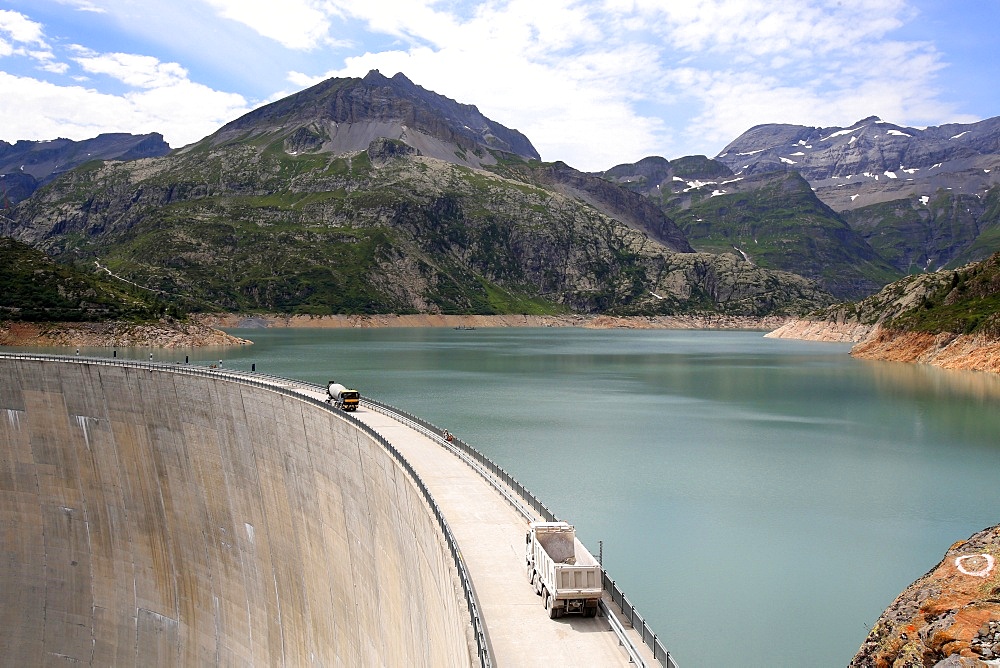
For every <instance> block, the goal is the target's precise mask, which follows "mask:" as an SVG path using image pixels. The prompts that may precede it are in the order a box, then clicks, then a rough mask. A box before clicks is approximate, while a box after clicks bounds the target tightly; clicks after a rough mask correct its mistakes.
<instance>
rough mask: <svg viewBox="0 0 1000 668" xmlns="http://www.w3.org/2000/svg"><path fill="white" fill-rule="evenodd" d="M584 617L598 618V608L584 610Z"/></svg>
mask: <svg viewBox="0 0 1000 668" xmlns="http://www.w3.org/2000/svg"><path fill="white" fill-rule="evenodd" d="M583 616H584V617H596V616H597V607H596V606H595V607H593V608H586V609H584V611H583Z"/></svg>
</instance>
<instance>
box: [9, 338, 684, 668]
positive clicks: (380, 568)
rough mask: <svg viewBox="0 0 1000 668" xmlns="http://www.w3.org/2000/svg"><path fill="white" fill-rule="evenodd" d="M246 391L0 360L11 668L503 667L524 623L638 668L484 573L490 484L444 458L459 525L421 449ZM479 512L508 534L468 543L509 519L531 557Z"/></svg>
mask: <svg viewBox="0 0 1000 668" xmlns="http://www.w3.org/2000/svg"><path fill="white" fill-rule="evenodd" d="M151 371H152V373H151ZM248 376H249V374H243V376H242V377H237V374H236V373H235V372H229V371H227V372H226V373H222V372H219V371H208V370H205V369H200V368H193V367H191V366H188V365H183V366H180V367H177V368H174V367H171V366H170V365H155V364H146V363H135V362H132V363H126V362H123V361H120V360H115V361H111V360H108V361H106V362H104V363H100V362H98V361H95V360H87V359H81V358H78V357H69V358H63V359H59V360H58V361H57V358H44V357H41V356H27V355H9V356H3V355H0V495H2V499H3V503H2V504H0V521H2V527H3V551H4V556H3V559H2V561H0V624H2V625H3V628H4V633H3V634H2V636H0V655H2V656H3V657H4V661H5V662H6V663H8V664H9V665H40V664H43V663H50V662H51V661H52V660H53V659H62V660H71V661H78V662H82V663H87V664H90V665H167V664H170V665H191V664H235V663H240V664H278V663H281V664H286V665H305V664H316V665H343V666H376V665H378V666H381V665H414V666H445V665H447V666H458V665H483V664H484V663H485V664H486V665H506V664H507V663H511V664H512V662H513V661H517V659H516V658H515V655H514V654H513V652H516V651H518V650H517V647H518V646H520V645H523V644H524V639H525V637H531V632H529V633H528V634H527V636H526V635H525V633H524V632H523V631H518V632H516V633H515V634H514V635H515V636H516V637H509V636H510V631H509V630H508V629H507V627H506V626H505V624H508V623H509V624H510V625H512V626H511V627H510V628H519V629H522V630H523V629H524V628H526V627H527V628H532V627H534V626H535V625H536V621H535V618H537V625H538V626H539V627H540V628H542V629H543V630H544V629H545V628H546V627H548V628H549V630H550V631H553V630H554V631H555V632H556V633H555V634H554V635H553V637H565V633H562V634H560V633H558V631H560V630H565V629H566V628H567V627H566V626H565V625H566V624H571V625H572V624H580V623H584V622H587V623H594V624H603V627H600V630H602V631H604V633H602V634H600V635H602V636H604V637H603V638H597V641H598V645H596V646H595V647H596V649H595V648H591V647H590V646H581V647H579V648H576V647H575V646H573V647H571V646H569V645H570V644H571V643H567V641H565V640H563V641H559V642H552V643H548V642H546V641H545V640H539V641H537V642H539V643H540V644H550V645H553V646H554V647H550V648H549V649H548V650H547V651H552V652H555V654H553V655H552V656H553V658H558V657H567V656H568V657H574V656H576V654H577V652H578V651H579V652H582V656H584V657H590V658H591V659H593V658H595V657H598V656H601V655H600V654H595V652H601V651H608V652H610V654H609V656H611V657H613V658H614V662H615V663H620V664H621V665H626V664H627V663H628V661H629V654H628V652H627V651H626V650H623V649H622V647H621V646H620V645H619V642H618V640H617V639H616V638H614V636H613V634H611V633H610V631H608V630H607V627H608V625H609V624H608V620H599V619H598V620H582V619H580V620H574V621H572V622H565V621H563V620H559V621H553V620H549V619H546V618H545V613H544V610H543V609H542V606H541V605H537V604H535V603H534V600H533V599H534V596H533V593H532V592H531V591H530V587H528V585H527V584H526V583H525V582H524V581H523V577H521V578H520V579H519V580H514V581H510V582H507V579H508V577H509V576H508V575H506V574H505V568H506V567H497V566H492V567H491V568H490V569H489V571H486V570H484V568H483V567H482V566H480V565H479V564H478V562H477V561H476V559H478V558H479V557H477V556H476V555H475V552H476V547H475V546H474V545H472V544H471V543H469V542H468V539H465V538H463V532H466V531H470V530H471V531H474V530H475V529H476V527H474V526H471V525H470V520H469V518H466V517H463V516H462V512H472V513H475V512H479V511H475V510H470V509H469V508H470V506H469V504H470V503H472V501H470V499H472V498H473V497H475V496H476V495H477V494H478V493H479V492H477V491H476V490H475V489H473V486H474V485H475V484H482V483H483V482H484V481H483V478H482V476H481V475H479V474H478V473H476V472H475V471H474V470H473V469H472V468H470V467H469V466H468V465H467V464H465V463H464V462H462V461H461V460H459V459H458V458H456V457H455V456H454V455H453V454H450V453H447V452H445V453H444V454H446V455H447V457H448V458H450V459H451V460H454V462H456V463H457V464H458V465H459V467H462V468H464V469H466V470H467V471H468V473H464V474H463V473H460V472H456V473H452V474H448V475H451V476H452V477H451V478H450V479H449V480H448V481H447V482H446V483H445V484H446V485H447V486H449V487H450V488H452V489H460V488H461V489H463V490H465V491H464V492H463V493H465V494H467V495H468V497H469V498H462V499H459V500H458V502H459V505H458V506H456V508H457V507H459V506H461V507H462V508H465V509H466V510H465V511H458V510H453V509H449V507H448V503H449V499H448V496H449V494H448V493H447V492H442V493H441V494H440V495H439V492H438V491H436V490H434V489H432V491H431V492H430V493H428V492H427V489H428V487H432V486H433V485H434V484H436V483H435V482H434V481H432V480H429V479H428V480H426V481H425V480H422V478H424V477H425V473H424V472H423V471H421V470H420V466H421V464H420V462H419V457H420V456H421V455H420V451H419V449H420V448H421V447H423V446H422V445H421V444H420V443H419V442H418V441H419V439H424V440H428V441H429V440H430V439H427V436H426V435H423V434H420V433H419V432H418V431H414V430H412V429H410V430H409V432H406V431H405V430H406V429H407V427H405V426H403V425H401V424H400V423H398V422H392V423H390V422H387V421H388V420H391V418H390V417H388V416H386V415H384V414H382V413H376V412H375V411H361V410H359V411H358V415H357V418H358V419H356V420H355V419H349V418H347V417H345V416H344V415H343V414H340V413H338V412H337V411H335V410H333V409H332V408H328V407H324V406H322V404H321V402H320V400H319V396H318V395H317V396H314V397H310V396H308V395H309V392H308V391H303V390H302V389H301V388H299V389H297V390H296V391H290V390H288V389H287V388H281V387H279V386H278V385H277V384H274V383H273V382H271V381H265V380H257V381H255V380H251V379H248ZM300 385H303V386H304V384H300ZM382 436H385V437H386V439H388V440H385V439H383V438H382ZM437 449H438V450H442V452H444V451H443V449H441V448H437ZM407 451H409V452H411V453H412V457H414V458H416V459H417V460H418V461H413V462H412V465H411V462H410V461H409V457H411V455H408V454H407ZM400 453H402V455H401V454H400ZM434 456H437V455H434ZM430 466H431V469H432V470H439V469H442V465H441V464H440V463H434V464H431V465H430ZM455 471H458V468H456V469H455ZM427 475H428V476H431V477H432V474H431V473H430V472H428V474H427ZM474 479H478V480H479V483H473V482H471V481H472V480H474ZM487 487H488V485H487ZM490 494H492V496H493V497H496V498H495V499H494V500H493V503H496V502H497V501H496V499H499V504H500V506H501V507H503V508H506V509H507V511H508V512H510V513H511V514H512V515H513V517H514V520H505V519H504V517H501V516H500V515H502V514H503V511H499V510H498V511H489V512H491V513H493V512H496V514H497V521H496V522H495V523H493V522H491V525H494V524H495V527H496V528H495V530H494V529H486V528H484V527H482V526H481V522H480V526H479V527H478V529H479V533H480V538H479V539H477V541H479V542H482V536H483V535H485V534H489V533H492V534H493V536H492V538H490V539H491V540H495V541H499V542H498V544H502V546H501V548H499V549H500V551H501V552H507V551H508V550H507V549H506V542H508V541H509V540H511V537H510V535H508V534H510V531H507V532H502V531H501V530H500V529H499V527H501V526H503V525H504V523H505V522H508V521H509V522H510V523H511V526H512V527H513V526H515V525H516V524H517V523H518V522H519V523H520V524H519V525H518V527H519V528H517V530H516V532H515V538H514V539H515V540H517V541H518V542H519V544H520V546H521V550H522V552H523V540H524V539H523V536H524V531H523V525H524V520H523V517H521V516H519V515H518V514H517V512H516V510H514V509H513V507H512V506H511V505H510V504H509V503H507V501H505V500H504V499H502V498H501V497H499V495H498V494H496V491H495V490H492V491H491V492H490ZM441 497H443V498H441ZM439 504H440V507H439ZM444 518H447V521H445V519H444ZM475 521H477V520H472V521H471V523H473V524H474V523H475ZM449 526H450V527H451V528H449ZM452 529H453V530H454V536H453V535H451V531H452ZM456 536H457V546H456V544H455V542H454V541H455V540H456ZM477 541H473V542H477ZM485 549H487V550H489V549H490V548H489V547H488V546H486V547H485ZM493 549H498V548H495V547H494V548H493ZM488 559H489V560H490V561H491V562H496V561H498V560H497V559H496V555H495V554H489V555H488ZM511 562H512V563H513V564H514V568H515V569H517V570H519V571H523V560H522V561H521V562H518V560H517V558H516V557H515V558H512V559H511ZM456 563H458V564H459V565H461V566H462V567H463V568H462V569H460V568H458V567H457V566H456ZM465 568H467V569H468V570H467V571H465ZM467 573H471V580H472V581H473V582H475V588H476V592H478V594H479V600H477V599H476V598H475V592H472V591H471V585H470V583H469V582H467V581H466V578H467V577H468V575H467ZM522 575H523V573H522ZM495 589H496V590H500V589H503V590H511V591H512V592H513V596H514V597H515V599H516V600H515V601H507V600H505V599H503V597H504V596H507V595H508V594H501V593H497V592H495V591H494V590H495ZM525 597H527V598H528V599H530V600H531V602H532V605H531V607H530V608H528V607H526V606H524V605H522V600H521V599H523V598H525ZM525 615H527V620H528V621H527V622H526V621H525V617H524V616H525ZM516 616H520V617H518V618H517V619H515V620H513V621H512V620H511V619H507V620H506V622H505V620H504V619H503V618H513V617H516ZM480 617H482V618H484V619H485V621H486V627H488V628H490V634H489V635H490V636H492V644H493V645H494V646H495V647H496V649H495V650H494V648H493V646H491V645H490V640H489V637H488V636H487V634H486V632H485V630H484V629H483V628H482V626H481V625H477V623H478V622H479V621H480ZM612 621H613V620H612ZM597 628H598V627H595V629H597ZM580 635H596V634H580ZM538 637H539V638H540V639H542V638H544V637H545V636H544V635H540V636H538ZM591 640H594V639H593V638H592V639H591ZM640 644H641V642H640ZM529 645H530V643H529ZM602 645H606V646H607V648H610V649H606V650H605V649H601V646H602ZM527 649H528V650H529V651H532V648H531V647H530V646H529V647H528V648H527ZM539 649H540V648H539V647H537V646H536V647H535V648H534V652H533V654H534V656H535V658H536V659H537V658H538V657H539V656H544V655H545V652H542V653H541V654H539V652H538V650H539ZM629 651H641V652H646V654H647V655H648V656H646V657H644V658H640V659H639V660H640V661H641V662H645V661H646V659H650V657H653V653H652V652H648V651H647V650H646V649H645V648H642V649H641V650H636V649H635V647H632V648H631V649H630V650H629ZM655 659H656V660H658V661H657V663H668V664H669V663H672V662H671V660H670V659H669V658H667V659H666V661H664V659H663V657H662V656H657V657H655ZM589 663H590V665H596V664H594V663H593V662H592V661H590V662H589ZM652 663H653V661H652V660H650V661H649V664H650V665H652ZM524 665H527V664H524ZM601 665H613V664H608V663H607V662H605V661H601Z"/></svg>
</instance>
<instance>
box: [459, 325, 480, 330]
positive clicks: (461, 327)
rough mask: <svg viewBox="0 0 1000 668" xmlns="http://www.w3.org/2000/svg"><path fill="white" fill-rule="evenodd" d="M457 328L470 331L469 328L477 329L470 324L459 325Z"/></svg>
mask: <svg viewBox="0 0 1000 668" xmlns="http://www.w3.org/2000/svg"><path fill="white" fill-rule="evenodd" d="M455 329H458V330H462V331H468V330H472V329H475V327H471V326H469V325H459V326H458V327H456V328H455Z"/></svg>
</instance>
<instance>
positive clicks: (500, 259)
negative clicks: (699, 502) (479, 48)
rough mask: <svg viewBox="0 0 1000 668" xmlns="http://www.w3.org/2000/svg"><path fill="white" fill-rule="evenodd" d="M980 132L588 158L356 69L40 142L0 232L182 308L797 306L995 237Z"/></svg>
mask: <svg viewBox="0 0 1000 668" xmlns="http://www.w3.org/2000/svg"><path fill="white" fill-rule="evenodd" d="M103 137H109V136H103ZM115 137H118V136H117V135H116V136H115ZM998 138H1000V119H991V120H988V121H983V122H981V123H977V124H971V125H949V126H942V127H941V128H927V129H924V130H917V129H914V128H904V127H900V126H895V125H892V124H888V123H883V122H882V121H880V120H878V119H876V118H874V117H873V118H869V119H865V120H863V121H859V122H858V123H856V124H853V125H852V126H850V127H847V128H808V127H803V126H791V125H764V126H758V127H756V128H752V129H751V130H749V131H747V132H746V133H744V134H743V135H742V136H741V137H739V138H737V139H736V140H735V141H734V142H732V143H731V144H730V145H729V146H727V147H726V149H725V150H724V151H723V152H722V153H720V154H719V155H718V156H716V158H715V159H710V158H708V157H706V156H688V157H684V158H679V159H675V160H667V159H665V158H661V157H655V156H653V157H649V158H646V159H644V160H641V161H639V162H637V163H634V164H623V165H618V166H616V167H613V168H611V169H609V170H607V171H605V172H602V173H592V174H588V173H584V172H580V171H578V170H575V169H573V168H572V167H570V166H568V165H566V164H564V163H560V162H555V163H545V162H542V161H541V160H540V159H539V155H538V153H537V151H536V150H535V149H534V147H533V146H532V144H531V142H530V141H529V140H528V138H527V137H525V136H524V135H523V134H522V133H520V132H518V131H517V130H513V129H510V128H506V127H504V126H503V125H501V124H499V123H497V122H495V121H492V120H490V119H488V118H486V117H485V116H484V115H483V114H482V113H481V112H480V111H479V110H478V109H477V108H476V107H474V106H472V105H467V104H461V103H458V102H456V101H454V100H451V99H449V98H446V97H444V96H441V95H438V94H436V93H433V92H431V91H428V90H426V89H423V88H421V87H420V86H418V85H416V84H414V83H413V82H411V81H410V80H409V79H407V78H406V77H405V76H403V75H402V74H397V75H395V76H393V77H391V78H387V77H384V76H382V75H381V74H380V73H379V72H377V71H372V72H370V73H369V74H368V75H367V76H365V77H363V78H349V79H330V80H327V81H325V82H322V83H320V84H317V85H316V86H313V87H312V88H309V89H307V90H304V91H302V92H300V93H296V94H294V95H292V96H289V97H287V98H285V99H283V100H279V101H277V102H274V103H272V104H269V105H266V106H264V107H261V108H259V109H256V110H254V111H252V112H250V113H248V114H247V115H245V116H243V117H241V118H239V119H236V120H234V121H232V122H231V123H228V124H226V125H225V126H223V127H222V128H220V129H219V130H218V131H217V132H215V133H213V134H212V135H210V136H208V137H206V138H205V139H203V140H201V141H199V142H196V143H195V144H192V145H190V146H186V147H183V148H181V149H178V150H174V151H171V152H170V153H169V154H167V155H158V153H159V152H161V151H162V148H163V146H165V145H162V146H161V145H159V144H157V141H159V142H160V143H162V138H159V137H158V135H148V136H146V137H144V138H139V137H135V138H132V139H133V140H134V142H135V143H134V144H133V145H132V148H129V149H126V150H124V151H121V152H119V153H117V154H116V155H108V156H105V157H104V158H102V159H101V160H97V161H93V160H92V161H89V162H81V163H79V164H78V165H77V166H76V167H75V168H72V169H69V170H68V171H62V168H61V167H56V165H57V164H58V165H62V164H65V163H64V162H60V161H59V160H57V159H55V158H49V159H48V162H47V163H45V164H46V165H49V167H50V170H49V171H48V172H47V173H44V174H43V173H42V171H44V170H42V171H39V175H38V176H35V175H34V173H32V178H36V180H38V181H40V182H44V185H43V186H42V187H40V188H37V191H34V192H33V194H32V195H31V196H30V197H27V198H26V199H24V200H23V201H20V203H17V204H16V205H15V206H12V207H10V208H8V209H7V210H6V212H5V214H4V218H3V219H2V220H0V234H2V235H4V236H9V237H13V238H15V239H17V240H19V241H20V242H23V243H25V244H28V245H31V246H34V247H37V248H40V249H43V250H45V252H47V253H49V254H50V255H52V256H53V257H55V258H57V259H59V258H62V259H69V258H73V259H75V260H77V261H80V260H82V261H84V262H88V263H90V262H94V263H97V264H98V265H99V266H102V267H104V268H105V269H106V271H109V272H111V274H112V275H114V276H117V277H120V278H121V279H123V280H128V281H132V282H134V283H136V284H139V285H143V286H146V287H148V288H150V289H152V290H157V291H160V292H163V293H168V294H173V295H175V298H176V299H178V300H181V302H183V304H184V305H185V307H186V308H194V309H202V310H273V311H281V312H293V313H317V314H319V313H323V314H325V313H375V312H399V313H408V312H442V313H521V312H524V313H555V312H561V311H582V312H607V313H614V314H622V315H635V314H649V315H652V314H677V313H736V314H749V315H763V314H769V313H797V312H802V311H804V310H808V309H812V308H816V307H819V306H823V305H827V304H830V303H831V302H833V301H835V300H837V299H841V300H843V299H857V298H860V297H863V296H866V295H869V294H873V293H875V292H877V291H878V290H879V289H880V288H881V287H882V286H884V285H886V284H887V283H889V282H891V281H893V280H896V279H898V278H900V277H901V276H903V275H905V274H907V273H913V272H918V271H924V270H927V269H935V268H938V267H940V266H946V265H955V264H956V263H963V262H967V261H971V260H975V259H980V258H981V257H986V256H987V255H989V253H990V252H992V251H993V250H997V249H998V248H1000V236H997V234H998V233H997V231H996V230H997V225H996V221H997V218H998V217H1000V208H998V207H997V206H996V198H997V197H998V194H1000V189H998V188H997V184H996V183H995V179H996V178H998V176H997V174H996V172H995V167H994V165H995V164H996V163H997V162H1000V146H998ZM98 139H100V138H98ZM59 141H68V140H59ZM93 141H96V140H93ZM127 143H128V142H123V144H122V145H123V146H124V145H125V144H127ZM22 144H25V143H24V142H18V143H17V144H14V145H10V144H5V145H0V149H4V148H11V147H20V146H22ZM24 148H25V149H26V148H28V146H27V145H26V144H25V146H24ZM34 148H35V149H37V150H41V149H40V148H39V147H37V146H36V147H34ZM53 148H54V147H53ZM62 149H63V150H64V152H65V151H67V150H68V147H66V146H65V145H64V146H62ZM129 151H133V153H132V154H130V153H129ZM135 151H139V152H142V151H146V152H147V154H146V155H147V157H140V158H139V159H130V158H133V157H138V156H136V155H135V154H134V152H135ZM73 152H74V154H75V155H83V154H86V153H88V152H90V153H93V151H83V150H82V147H79V148H77V149H75V151H73ZM23 154H25V153H24V151H22V155H23ZM4 155H6V154H5V153H3V152H2V151H0V159H2V158H3V156H4ZM11 155H13V154H11ZM109 158H111V159H109ZM15 162H16V160H14V161H13V162H11V161H10V160H7V161H6V162H3V161H0V167H2V168H3V169H4V170H10V167H9V165H13V164H14V163H15ZM27 162H28V161H27V160H26V161H25V163H24V164H27ZM42 162H43V161H42V160H40V159H38V160H35V162H34V163H33V164H37V165H39V166H41V165H42ZM26 169H27V168H26ZM39 169H41V167H39ZM16 171H18V172H21V171H24V170H21V169H20V168H18V169H17V170H16ZM12 173H13V172H10V171H7V176H4V179H7V178H9V177H10V174H12ZM9 199H13V198H9Z"/></svg>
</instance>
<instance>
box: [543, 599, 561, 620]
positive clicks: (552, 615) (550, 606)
mask: <svg viewBox="0 0 1000 668" xmlns="http://www.w3.org/2000/svg"><path fill="white" fill-rule="evenodd" d="M554 606H555V601H553V600H552V594H546V595H545V609H546V610H548V611H549V619H556V618H558V617H559V610H557V609H556V608H555V607H554Z"/></svg>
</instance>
